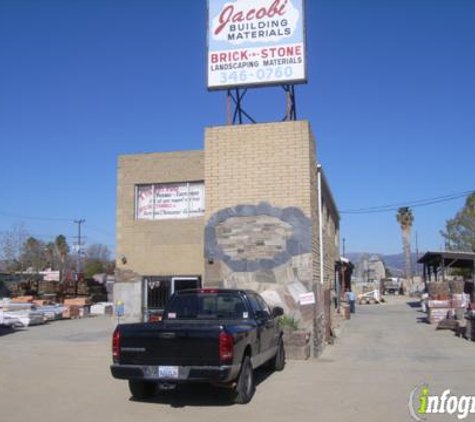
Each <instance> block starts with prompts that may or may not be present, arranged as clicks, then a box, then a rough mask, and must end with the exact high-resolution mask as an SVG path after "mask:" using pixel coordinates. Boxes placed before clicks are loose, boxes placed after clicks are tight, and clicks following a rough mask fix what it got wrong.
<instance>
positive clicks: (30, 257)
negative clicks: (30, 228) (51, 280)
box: [20, 237, 46, 272]
mask: <svg viewBox="0 0 475 422" xmlns="http://www.w3.org/2000/svg"><path fill="white" fill-rule="evenodd" d="M22 249H23V251H22V254H21V256H20V263H21V266H22V268H23V269H24V270H28V269H30V270H33V271H34V272H39V271H42V270H43V269H44V268H45V266H46V256H45V244H44V243H43V242H42V241H41V240H38V239H35V238H34V237H29V238H28V239H26V242H25V243H24V244H23V248H22Z"/></svg>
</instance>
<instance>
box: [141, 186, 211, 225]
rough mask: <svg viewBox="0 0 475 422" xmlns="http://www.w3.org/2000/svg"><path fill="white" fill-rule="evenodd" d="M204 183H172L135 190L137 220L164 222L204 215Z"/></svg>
mask: <svg viewBox="0 0 475 422" xmlns="http://www.w3.org/2000/svg"><path fill="white" fill-rule="evenodd" d="M204 193H205V189H204V183H202V182H199V183H173V184H158V185H146V186H139V187H138V188H137V219H139V220H166V219H179V218H190V217H198V216H201V215H203V214H204Z"/></svg>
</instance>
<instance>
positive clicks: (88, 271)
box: [84, 259, 106, 278]
mask: <svg viewBox="0 0 475 422" xmlns="http://www.w3.org/2000/svg"><path fill="white" fill-rule="evenodd" d="M105 272H106V265H105V263H104V262H102V261H98V260H97V259H93V260H87V261H86V262H85V264H84V276H85V277H86V278H92V277H93V276H94V275H96V274H104V273H105Z"/></svg>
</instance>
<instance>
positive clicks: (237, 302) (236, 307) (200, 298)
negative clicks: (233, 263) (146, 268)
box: [165, 293, 249, 319]
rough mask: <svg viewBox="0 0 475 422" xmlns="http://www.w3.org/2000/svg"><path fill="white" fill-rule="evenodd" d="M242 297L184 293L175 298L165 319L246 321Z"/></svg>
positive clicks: (227, 294) (245, 309)
mask: <svg viewBox="0 0 475 422" xmlns="http://www.w3.org/2000/svg"><path fill="white" fill-rule="evenodd" d="M248 317H249V315H248V313H247V308H246V305H245V304H244V302H243V300H242V297H241V296H239V295H236V294H229V293H212V294H206V293H185V294H180V295H177V296H175V297H174V298H173V299H172V301H171V303H170V306H169V307H168V311H167V313H166V315H165V319H246V318H248Z"/></svg>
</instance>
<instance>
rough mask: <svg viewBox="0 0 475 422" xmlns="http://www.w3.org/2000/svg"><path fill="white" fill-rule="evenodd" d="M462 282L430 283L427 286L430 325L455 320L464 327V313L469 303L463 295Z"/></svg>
mask: <svg viewBox="0 0 475 422" xmlns="http://www.w3.org/2000/svg"><path fill="white" fill-rule="evenodd" d="M464 286H465V282H464V281H450V282H440V283H431V284H429V285H428V289H429V300H428V303H427V308H428V319H429V322H430V323H431V324H439V323H440V322H441V321H443V320H444V319H447V318H455V319H456V320H458V321H459V322H460V324H461V325H462V326H464V325H465V311H466V309H467V306H468V304H469V302H470V300H469V295H467V294H465V293H464Z"/></svg>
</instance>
